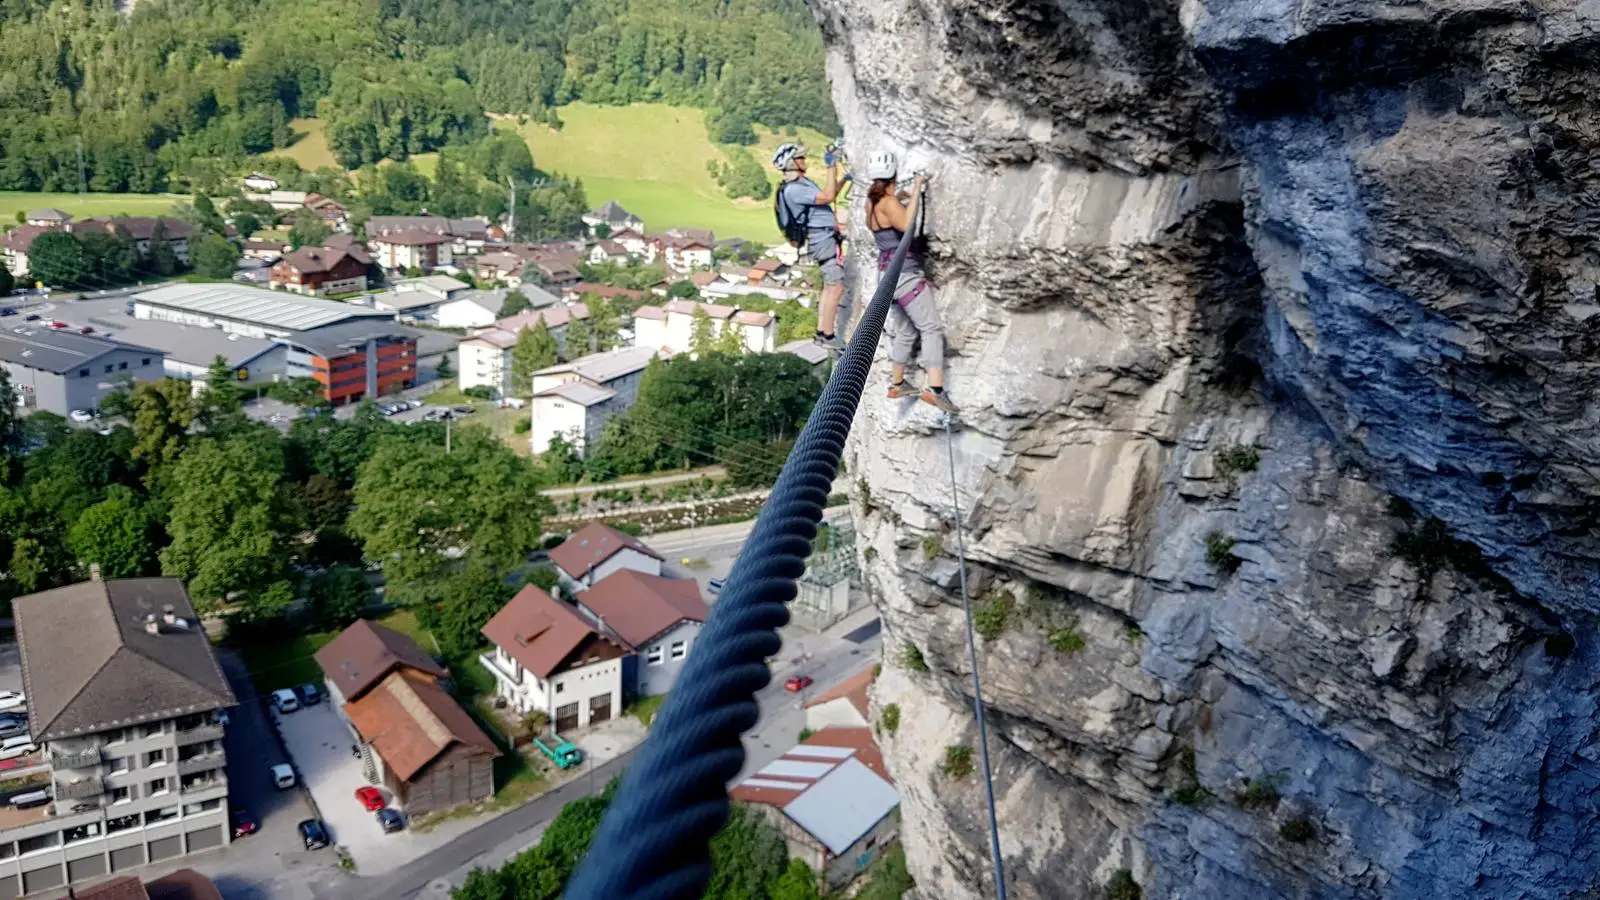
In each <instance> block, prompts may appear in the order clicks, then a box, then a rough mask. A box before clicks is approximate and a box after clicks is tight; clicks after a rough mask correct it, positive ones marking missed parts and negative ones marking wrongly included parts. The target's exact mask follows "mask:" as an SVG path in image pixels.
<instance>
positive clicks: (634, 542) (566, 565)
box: [550, 522, 662, 594]
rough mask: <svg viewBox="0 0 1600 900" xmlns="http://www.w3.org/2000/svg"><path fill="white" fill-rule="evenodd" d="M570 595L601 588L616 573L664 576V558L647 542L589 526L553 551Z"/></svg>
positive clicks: (552, 558)
mask: <svg viewBox="0 0 1600 900" xmlns="http://www.w3.org/2000/svg"><path fill="white" fill-rule="evenodd" d="M550 561H551V562H553V563H555V564H556V575H557V577H559V578H560V579H561V584H562V586H563V587H564V588H565V589H566V590H567V593H569V594H571V593H575V592H577V591H579V590H584V589H587V588H590V587H593V586H594V585H597V584H599V583H600V582H601V581H604V580H605V579H606V578H608V577H610V576H611V575H613V574H615V573H617V572H637V573H639V574H641V575H650V576H659V575H660V574H661V561H662V560H661V554H659V553H657V552H656V551H654V550H652V549H650V546H649V545H648V544H646V543H645V542H644V541H641V540H639V539H638V538H636V537H634V536H633V535H630V534H623V533H622V532H620V531H618V530H616V529H615V528H612V527H611V526H610V525H605V524H602V523H600V522H590V523H589V524H587V525H585V526H583V527H582V528H580V529H578V530H577V531H575V532H573V533H572V536H571V537H569V538H567V539H566V540H565V541H562V542H561V543H560V544H559V545H557V546H556V547H555V548H554V549H552V550H551V551H550Z"/></svg>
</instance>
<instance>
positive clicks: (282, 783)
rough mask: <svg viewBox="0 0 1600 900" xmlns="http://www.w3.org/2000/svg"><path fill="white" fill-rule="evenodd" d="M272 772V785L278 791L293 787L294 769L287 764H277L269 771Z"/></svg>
mask: <svg viewBox="0 0 1600 900" xmlns="http://www.w3.org/2000/svg"><path fill="white" fill-rule="evenodd" d="M270 771H271V772H272V785H273V787H276V788H277V789H278V790H280V791H286V790H288V789H289V788H292V787H294V768H293V767H291V766H290V765H289V764H288V763H278V764H277V765H275V766H273V767H272V769H271V770H270Z"/></svg>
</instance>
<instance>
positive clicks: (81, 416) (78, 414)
mask: <svg viewBox="0 0 1600 900" xmlns="http://www.w3.org/2000/svg"><path fill="white" fill-rule="evenodd" d="M67 418H69V419H71V420H72V421H74V422H77V423H78V424H79V425H87V424H89V423H90V422H93V421H94V413H92V412H89V411H88V410H87V409H75V410H73V411H72V412H70V413H67Z"/></svg>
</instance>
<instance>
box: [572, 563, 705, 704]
mask: <svg viewBox="0 0 1600 900" xmlns="http://www.w3.org/2000/svg"><path fill="white" fill-rule="evenodd" d="M577 604H578V609H579V610H580V611H581V612H583V613H585V614H586V615H587V616H588V617H589V618H590V619H592V620H594V621H595V622H597V623H602V622H603V623H604V624H605V628H606V630H607V632H608V633H614V634H616V635H617V636H618V637H620V638H622V639H623V640H624V641H625V642H627V644H628V645H629V646H630V647H631V648H632V649H633V651H634V652H633V654H632V655H630V656H628V657H627V658H626V659H624V660H623V664H622V682H623V687H624V688H625V689H626V690H627V691H628V692H629V694H630V695H634V696H640V697H654V696H657V695H659V694H665V693H667V692H668V691H670V690H672V685H673V684H674V683H675V682H676V681H677V680H678V673H679V672H680V671H682V669H683V667H684V664H685V663H686V662H687V661H688V658H689V650H690V648H692V647H693V646H694V642H695V639H696V638H698V637H699V636H700V627H701V626H702V625H704V624H705V621H706V616H707V615H709V614H710V611H709V610H708V609H707V608H706V603H705V601H704V600H702V599H701V597H700V582H698V581H696V580H694V579H693V578H666V577H663V576H661V575H647V574H645V573H643V572H635V571H632V570H628V569H624V570H622V571H619V572H613V573H611V574H610V575H607V576H606V577H605V578H602V579H601V580H600V581H599V582H598V583H596V584H595V586H594V587H592V588H589V589H588V590H586V591H583V592H581V593H579V594H578V596H577Z"/></svg>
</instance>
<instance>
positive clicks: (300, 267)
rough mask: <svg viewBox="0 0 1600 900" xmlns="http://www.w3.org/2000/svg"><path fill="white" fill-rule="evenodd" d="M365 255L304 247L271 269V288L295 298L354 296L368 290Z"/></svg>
mask: <svg viewBox="0 0 1600 900" xmlns="http://www.w3.org/2000/svg"><path fill="white" fill-rule="evenodd" d="M365 256H366V254H365V253H363V254H361V256H359V257H358V256H357V255H356V254H355V253H353V252H352V251H350V250H342V249H338V248H335V247H301V248H300V249H298V250H292V251H290V252H289V253H287V254H285V255H284V257H283V259H280V260H279V261H278V263H277V264H276V265H274V266H273V267H272V279H271V284H272V287H273V288H274V289H276V290H285V291H292V292H294V293H296V294H307V295H310V296H321V295H323V294H351V293H356V292H358V291H364V290H366V289H367V264H366V262H365V261H364V260H363V257H365Z"/></svg>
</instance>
